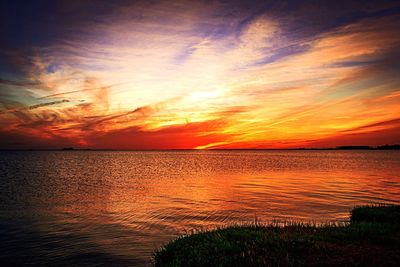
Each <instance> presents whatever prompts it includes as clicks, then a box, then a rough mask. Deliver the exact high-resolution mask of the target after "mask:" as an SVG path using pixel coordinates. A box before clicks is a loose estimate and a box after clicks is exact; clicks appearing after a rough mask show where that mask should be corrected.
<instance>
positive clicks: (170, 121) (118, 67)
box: [0, 1, 400, 148]
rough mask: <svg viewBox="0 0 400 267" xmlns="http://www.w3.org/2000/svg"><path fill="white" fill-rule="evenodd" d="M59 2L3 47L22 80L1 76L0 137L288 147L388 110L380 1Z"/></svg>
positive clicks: (392, 50) (385, 17)
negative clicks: (29, 31) (51, 20)
mask: <svg viewBox="0 0 400 267" xmlns="http://www.w3.org/2000/svg"><path fill="white" fill-rule="evenodd" d="M61 6H62V8H61V7H59V6H57V7H53V6H50V7H49V8H50V9H51V10H52V12H53V13H52V14H53V15H54V16H55V21H56V22H58V23H61V22H62V21H63V19H64V20H65V24H62V23H61V24H62V25H61V24H60V28H57V27H53V26H41V27H43V32H42V31H37V32H38V33H39V37H40V38H39V37H38V39H41V38H43V40H34V39H33V38H32V36H30V35H28V36H27V37H26V38H27V40H28V41H30V42H31V44H32V45H31V47H22V46H19V47H17V49H15V50H12V48H10V47H7V51H12V52H7V55H8V56H9V58H10V62H11V61H12V62H13V63H12V64H13V66H14V67H17V68H18V69H19V70H20V72H21V73H23V75H22V76H23V79H17V78H15V79H14V78H13V79H1V80H0V86H1V91H0V103H2V105H3V106H4V109H2V111H1V112H0V119H1V123H0V125H1V126H2V130H1V131H2V132H4V133H7V134H10V133H15V134H16V135H18V136H19V137H18V138H20V139H21V138H22V137H21V136H24V138H25V137H26V138H27V139H29V135H34V136H35V138H36V137H37V138H40V137H42V138H43V140H49V144H50V143H51V144H52V145H53V144H56V143H55V141H54V143H53V141H50V140H66V141H65V142H67V143H68V142H69V143H71V142H72V143H73V144H77V145H79V144H85V145H87V146H94V147H110V146H112V144H113V140H114V141H115V140H117V139H118V140H121V141H118V142H117V143H118V147H119V148H129V147H131V148H138V147H142V148H144V147H146V148H151V146H152V144H154V147H157V148H162V147H163V148H167V147H168V146H170V147H171V148H172V147H173V148H178V147H180V148H183V147H184V148H190V147H192V148H193V147H200V148H208V147H240V146H245V147H253V146H254V147H269V146H273V147H276V146H284V147H287V146H296V144H297V145H300V144H305V145H306V144H308V143H309V142H311V141H309V140H328V139H329V138H335V136H336V137H338V138H339V136H344V135H345V133H349V132H353V133H355V132H357V133H359V134H367V132H371V133H370V134H371V135H373V133H372V132H374V130H372V129H373V127H372V126H371V127H366V126H365V125H374V124H379V123H383V122H385V121H391V120H395V119H396V118H397V115H396V114H398V112H400V109H399V104H398V92H399V84H400V79H399V78H398V77H397V76H398V75H397V73H398V71H399V65H398V61H397V60H396V59H397V58H398V54H399V51H400V49H399V48H400V37H399V36H400V32H399V28H398V27H397V24H398V21H399V15H398V12H397V13H396V10H397V9H396V7H393V6H392V5H391V4H382V5H374V4H373V2H368V3H366V4H365V5H363V6H362V7H361V8H359V4H357V3H356V2H353V1H349V2H346V3H336V4H332V3H329V4H327V5H326V6H325V5H321V4H309V3H305V4H301V5H300V4H298V3H296V2H293V3H292V2H290V3H274V2H265V1H260V2H254V4H252V5H250V6H249V5H248V4H246V3H245V2H241V1H238V2H235V3H234V4H227V3H225V2H223V1H221V2H219V1H216V2H212V3H203V2H196V3H192V2H190V1H173V2H170V1H168V2H167V1H157V2H147V1H137V2H135V3H130V4H128V3H126V4H121V3H119V4H111V3H99V4H98V5H93V4H91V3H76V4H73V3H72V4H69V3H63V4H61ZM355 7H357V10H358V11H357V12H355V13H354V12H353V11H354V10H355ZM92 8H94V11H93V12H94V13H93V14H92V11H91V9H92ZM63 9H65V10H63ZM67 10H69V11H74V12H77V14H75V15H74V16H73V17H74V18H75V19H76V20H77V21H74V20H73V19H71V17H69V16H68V12H67ZM83 10H86V11H87V12H88V13H87V16H84V13H85V12H83ZM13 12H17V11H13ZM38 12H39V11H38ZM321 12H322V13H323V14H324V15H323V16H322V17H321V15H320V14H321ZM17 13H18V12H17ZM39 13H40V12H39ZM100 14H101V15H100ZM26 19H28V18H26ZM10 20H12V19H11V18H10ZM38 21H42V20H41V19H40V18H38ZM38 21H35V22H34V23H33V24H32V27H38V29H39V28H40V27H39V26H40V25H39V23H38ZM60 21H61V22H60ZM13 38H14V37H13ZM13 38H10V40H8V41H9V42H15V43H18V44H19V42H18V40H11V39H13ZM30 39H32V40H30ZM19 41H20V40H19ZM39 44H40V45H39ZM6 46H7V45H6ZM0 70H1V69H0ZM2 77H19V76H18V75H15V76H12V75H11V76H10V75H8V76H2ZM15 87H18V89H17V90H14V89H13V90H11V89H12V88H15ZM374 127H375V128H376V127H378V128H379V127H384V125H383V124H382V125H380V126H379V125H378V126H374ZM385 127H386V126H385ZM175 129H176V130H177V131H174V130H175ZM391 129H392V128H390V129H389V128H387V129H381V128H380V130H388V131H389V130H390V131H392V130H391ZM180 131H181V132H180ZM347 131H348V132H347ZM27 133H29V134H27ZM185 134H186V135H187V136H188V138H186V137H184V135H185ZM129 136H132V137H131V138H133V139H132V140H131V139H130V137H129ZM162 136H164V142H165V144H162V140H163V138H162ZM169 138H180V139H179V140H181V141H172V140H170V139H169ZM339 139H340V138H339ZM339 139H337V140H339ZM35 140H36V139H35ZM74 140H75V141H76V142H75V141H74ZM135 140H141V141H140V142H139V141H135ZM152 140H153V141H152ZM182 140H183V141H182ZM332 140H333V139H332ZM340 140H342V139H340ZM371 140H372V139H371ZM185 142H186V143H185ZM42 143H43V142H41V144H42ZM117 143H116V144H117ZM116 147H117V145H116Z"/></svg>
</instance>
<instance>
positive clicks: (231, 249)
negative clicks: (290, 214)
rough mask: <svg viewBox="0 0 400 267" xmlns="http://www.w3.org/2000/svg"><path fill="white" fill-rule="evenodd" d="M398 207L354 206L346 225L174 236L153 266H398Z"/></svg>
mask: <svg viewBox="0 0 400 267" xmlns="http://www.w3.org/2000/svg"><path fill="white" fill-rule="evenodd" d="M399 222H400V206H387V205H374V206H363V207H356V208H354V209H353V210H352V212H351V217H350V222H349V223H327V224H323V225H317V224H315V223H298V222H294V221H287V222H283V223H282V222H271V223H268V224H261V223H259V222H256V223H253V224H249V225H231V226H228V227H225V228H218V229H216V230H212V231H199V232H196V233H192V234H190V235H187V236H182V237H179V238H177V239H175V240H173V241H171V242H170V243H168V244H167V245H165V246H164V247H162V248H161V249H160V250H158V251H156V252H155V254H154V262H155V266H397V264H398V262H400V234H399V233H400V231H399V227H398V226H399Z"/></svg>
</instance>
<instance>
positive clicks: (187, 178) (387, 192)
mask: <svg viewBox="0 0 400 267" xmlns="http://www.w3.org/2000/svg"><path fill="white" fill-rule="evenodd" d="M0 181H1V182H0V265H1V266H136V265H138V266H141V265H149V264H151V257H152V253H153V251H154V250H155V249H156V248H158V247H159V246H160V245H162V244H165V243H166V242H168V241H169V240H172V239H174V238H176V237H177V236H179V235H181V234H185V233H188V232H190V231H191V230H192V229H197V230H199V229H209V228H214V227H217V226H221V225H226V224H232V223H243V222H254V221H255V220H257V221H261V222H267V221H271V220H288V219H290V220H301V221H315V222H325V221H342V220H347V219H348V215H349V210H350V209H351V208H352V207H353V206H355V205H361V204H368V203H376V202H390V203H399V201H400V152H399V151H164V152H163V151H151V152H143V151H141V152H132V151H131V152H115V151H50V152H49V151H41V152H34V151H32V152H0Z"/></svg>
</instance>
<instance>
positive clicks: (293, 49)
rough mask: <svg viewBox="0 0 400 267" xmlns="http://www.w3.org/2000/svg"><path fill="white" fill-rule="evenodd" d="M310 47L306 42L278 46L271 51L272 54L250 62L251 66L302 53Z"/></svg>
mask: <svg viewBox="0 0 400 267" xmlns="http://www.w3.org/2000/svg"><path fill="white" fill-rule="evenodd" d="M310 47H311V46H310V45H307V44H302V45H299V44H294V45H290V46H285V47H280V48H278V49H275V50H274V51H273V55H271V56H267V57H265V58H263V59H261V60H259V61H256V62H254V63H252V66H260V65H265V64H269V63H273V62H276V61H278V60H281V59H283V58H285V57H288V56H292V55H295V54H301V53H304V52H306V51H307V50H309V49H310Z"/></svg>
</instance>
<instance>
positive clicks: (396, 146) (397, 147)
mask: <svg viewBox="0 0 400 267" xmlns="http://www.w3.org/2000/svg"><path fill="white" fill-rule="evenodd" d="M204 150H211V151H213V150H214V151H277V150H287V151H290V150H400V145H399V144H394V145H382V146H375V147H373V146H338V147H331V148H305V147H299V148H214V149H107V148H99V149H97V148H74V147H66V148H54V149H40V148H30V149H29V148H28V149H0V151H204Z"/></svg>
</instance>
